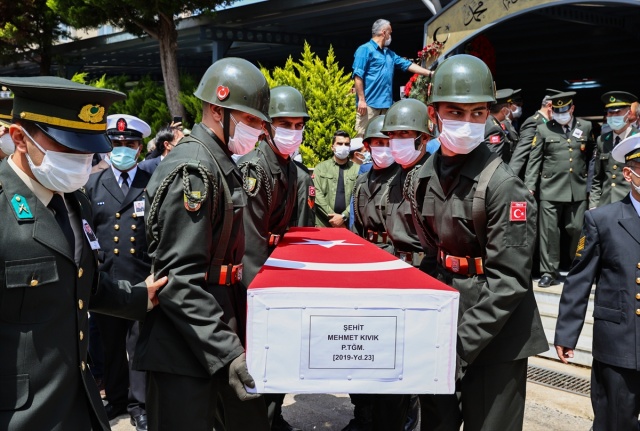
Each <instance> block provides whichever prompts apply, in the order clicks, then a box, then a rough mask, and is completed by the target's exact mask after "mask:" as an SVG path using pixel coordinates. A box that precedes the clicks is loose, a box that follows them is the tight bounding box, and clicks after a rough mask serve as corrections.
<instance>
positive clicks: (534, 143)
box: [531, 136, 537, 147]
mask: <svg viewBox="0 0 640 431" xmlns="http://www.w3.org/2000/svg"><path fill="white" fill-rule="evenodd" d="M536 138H537V136H534V137H533V141H531V146H532V147H535V146H536Z"/></svg>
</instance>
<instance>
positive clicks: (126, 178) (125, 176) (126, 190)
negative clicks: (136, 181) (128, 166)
mask: <svg viewBox="0 0 640 431" xmlns="http://www.w3.org/2000/svg"><path fill="white" fill-rule="evenodd" d="M120 179H122V184H121V185H120V189H121V190H122V193H123V194H124V195H125V196H127V193H129V174H128V173H126V172H122V173H121V174H120Z"/></svg>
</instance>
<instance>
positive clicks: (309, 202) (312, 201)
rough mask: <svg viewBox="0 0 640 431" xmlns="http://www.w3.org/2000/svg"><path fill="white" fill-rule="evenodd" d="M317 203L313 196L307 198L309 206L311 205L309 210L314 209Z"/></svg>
mask: <svg viewBox="0 0 640 431" xmlns="http://www.w3.org/2000/svg"><path fill="white" fill-rule="evenodd" d="M315 203H316V201H314V200H313V198H312V197H311V196H309V197H308V198H307V205H309V208H311V209H313V206H314V205H315Z"/></svg>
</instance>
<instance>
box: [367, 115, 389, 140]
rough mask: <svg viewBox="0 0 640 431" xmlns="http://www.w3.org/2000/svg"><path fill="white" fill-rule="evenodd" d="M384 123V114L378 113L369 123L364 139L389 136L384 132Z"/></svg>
mask: <svg viewBox="0 0 640 431" xmlns="http://www.w3.org/2000/svg"><path fill="white" fill-rule="evenodd" d="M383 124H384V115H378V116H377V117H373V118H372V119H371V121H369V124H368V125H367V129H366V130H365V132H364V140H365V141H366V140H367V139H370V138H382V139H387V138H389V137H388V136H387V135H385V134H384V133H382V126H383Z"/></svg>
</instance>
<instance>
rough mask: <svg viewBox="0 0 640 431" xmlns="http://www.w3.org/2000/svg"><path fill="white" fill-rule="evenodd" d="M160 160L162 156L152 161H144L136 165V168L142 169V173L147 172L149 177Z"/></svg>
mask: <svg viewBox="0 0 640 431" xmlns="http://www.w3.org/2000/svg"><path fill="white" fill-rule="evenodd" d="M162 160H163V159H162V156H158V157H154V158H153V159H145V160H143V161H141V162H140V163H138V168H140V169H142V170H143V171H147V172H149V175H151V174H153V172H154V171H155V170H156V168H157V167H158V165H159V164H160V162H161V161H162Z"/></svg>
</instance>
